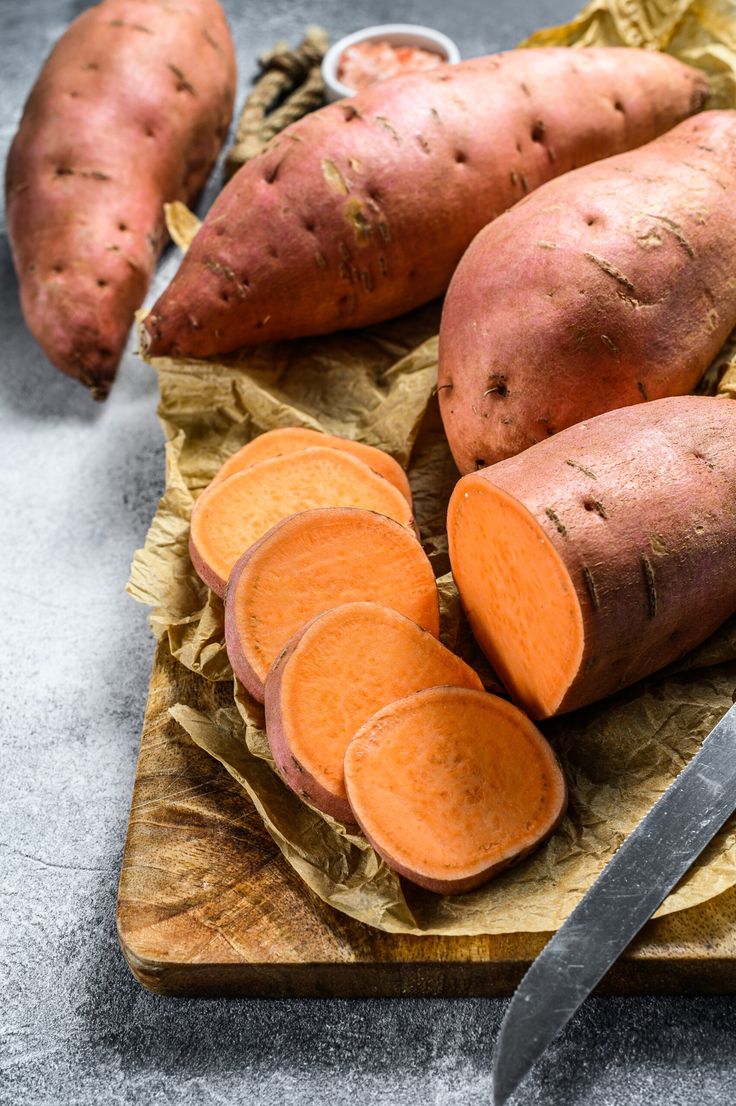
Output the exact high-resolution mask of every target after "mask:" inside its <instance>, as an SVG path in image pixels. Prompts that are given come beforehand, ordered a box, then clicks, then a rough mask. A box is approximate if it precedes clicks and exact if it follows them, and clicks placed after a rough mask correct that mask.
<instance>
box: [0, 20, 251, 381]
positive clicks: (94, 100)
mask: <svg viewBox="0 0 736 1106" xmlns="http://www.w3.org/2000/svg"><path fill="white" fill-rule="evenodd" d="M234 93H235V56H234V52H233V45H232V41H231V39H230V33H229V31H228V27H227V23H226V21H225V16H224V14H223V12H222V9H221V7H220V5H219V4H218V3H217V2H216V0H104V3H102V4H99V5H98V6H97V7H94V8H90V9H89V10H88V11H85V12H83V14H82V15H80V16H79V17H78V18H77V19H75V21H74V22H73V23H72V24H71V26H70V27H69V28H68V30H67V31H66V32H65V34H64V35H63V36H62V37H61V38H60V39H59V41H58V42H57V43H56V46H55V47H54V49H53V50H52V52H51V54H50V55H49V57H48V59H47V61H46V63H45V65H44V66H43V69H42V70H41V73H40V75H39V77H38V80H37V81H36V84H35V85H34V87H33V89H32V91H31V93H30V96H29V98H28V102H27V103H26V106H25V110H24V113H23V118H22V120H21V124H20V129H19V130H18V133H17V134H16V136H15V139H14V141H13V145H12V147H11V150H10V155H9V158H8V164H7V175H6V195H7V213H8V229H9V232H10V240H11V244H12V247H13V256H14V259H15V267H16V270H17V272H18V279H19V281H20V296H21V303H22V306H23V313H24V315H25V318H26V322H27V323H28V327H29V329H30V330H31V332H32V333H33V335H34V337H35V338H36V339H37V341H38V342H39V343H40V345H41V346H42V348H43V350H44V353H45V354H46V356H47V357H48V358H49V360H50V361H51V362H52V363H53V364H54V365H56V366H57V368H59V369H61V370H62V372H65V373H68V374H69V375H70V376H73V377H75V378H76V379H78V380H80V381H82V383H83V384H86V385H87V386H88V387H89V388H90V389H91V390H92V393H93V395H94V396H95V398H97V399H102V398H104V397H105V395H107V392H108V390H109V388H110V385H111V383H112V380H113V378H114V375H115V370H116V368H117V364H118V361H119V359H120V355H121V352H122V349H123V346H124V344H125V339H126V336H127V333H128V330H129V329H130V324H131V323H132V321H133V313H134V312H135V310H136V309H137V308H138V307H139V306H140V304H141V303H142V301H143V297H144V295H145V293H146V290H147V288H148V284H149V282H150V279H151V275H152V273H153V268H154V265H155V262H156V258H157V256H158V253H159V251H160V249H161V246H162V244H163V242H164V239H165V232H164V223H163V210H162V205H163V203H164V201H165V200H192V199H194V197H195V196H196V195H197V193H198V192H199V191H200V189H201V187H202V185H203V184H204V182H205V180H206V179H207V176H208V174H209V172H210V169H211V168H212V166H213V164H214V161H215V158H216V157H217V153H218V150H219V149H220V146H221V145H222V142H223V140H224V138H225V135H226V133H227V128H228V124H229V122H230V116H231V113H232V107H233V97H234Z"/></svg>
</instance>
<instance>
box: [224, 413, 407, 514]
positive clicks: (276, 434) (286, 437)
mask: <svg viewBox="0 0 736 1106" xmlns="http://www.w3.org/2000/svg"><path fill="white" fill-rule="evenodd" d="M310 446H328V447H329V448H330V449H342V450H344V451H345V452H346V453H352V454H353V456H354V457H357V458H358V459H359V460H360V461H363V462H364V463H365V464H366V465H368V468H371V469H373V471H374V472H377V473H378V474H379V476H383V477H384V479H386V480H388V482H389V483H390V484H393V485H394V487H395V488H398V489H399V491H400V492H401V494H402V495H403V496H404V498H405V499H406V501H407V503H409V504H410V505H411V488H410V487H409V480H408V477H407V475H406V473H405V472H404V470H403V469H402V467H401V465H400V464H399V462H398V461H395V460H394V459H393V457H392V456H391V455H390V454H389V453H385V452H384V451H383V450H382V449H376V448H375V446H372V445H365V444H364V443H363V442H356V441H353V440H352V438H340V437H339V436H337V435H335V434H323V433H321V431H319V430H310V429H309V427H306V426H283V427H279V428H278V429H277V430H267V431H266V432H265V434H259V435H258V437H257V438H253V440H252V441H250V442H248V443H247V444H246V445H244V446H243V448H242V449H239V450H238V451H237V453H233V455H232V457H228V459H227V461H226V462H225V464H224V465H223V466H222V468H221V469H220V470H219V472H218V473H217V475H216V476H215V478H214V480H213V481H212V483H213V484H214V483H215V481H217V480H224V479H225V478H226V477H227V476H232V475H233V473H235V472H241V471H242V470H243V469H245V468H248V467H249V466H250V465H254V464H255V463H256V461H266V460H267V459H268V458H269V457H280V456H281V455H282V454H284V453H294V452H296V450H298V449H309V447H310Z"/></svg>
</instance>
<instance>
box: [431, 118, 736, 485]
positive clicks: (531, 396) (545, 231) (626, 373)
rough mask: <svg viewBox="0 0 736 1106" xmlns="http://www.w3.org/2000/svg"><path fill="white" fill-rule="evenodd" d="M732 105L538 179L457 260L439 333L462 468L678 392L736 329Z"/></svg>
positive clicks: (447, 414) (446, 417)
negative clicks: (539, 184) (545, 180)
mask: <svg viewBox="0 0 736 1106" xmlns="http://www.w3.org/2000/svg"><path fill="white" fill-rule="evenodd" d="M735 188H736V111H707V112H704V113H703V114H702V115H698V116H697V117H696V118H694V119H688V120H686V121H685V122H684V123H680V125H679V126H678V127H675V129H674V130H672V131H670V132H669V133H668V134H665V135H663V136H662V137H661V138H658V139H656V140H655V141H654V142H651V143H650V144H649V145H648V146H644V147H642V148H641V149H639V150H634V151H632V152H630V153H626V154H621V155H619V156H618V157H614V158H610V159H608V160H606V161H601V162H599V163H598V164H596V165H588V166H586V167H585V168H583V169H578V170H577V171H576V172H574V173H569V174H568V175H567V176H566V177H565V178H563V179H561V180H556V181H551V182H550V183H549V184H546V185H545V186H544V187H543V188H540V189H539V191H538V192H536V193H535V194H534V195H533V196H530V197H529V199H528V200H525V201H523V202H522V203H520V204H517V206H516V207H514V208H512V210H511V211H509V212H507V213H506V214H505V215H504V216H503V217H502V218H500V219H497V220H496V221H495V222H493V223H491V224H490V225H489V226H488V227H486V228H485V230H483V231H482V232H481V233H480V234H479V235H478V236H477V238H476V239H475V240H474V242H473V243H472V245H471V246H470V248H469V250H468V252H467V253H466V254H465V256H464V257H463V259H462V261H461V262H460V264H459V266H458V268H457V271H456V273H455V275H454V277H453V279H452V282H451V284H450V289H449V291H448V293H447V298H446V300H445V306H444V311H443V316H442V327H441V332H440V371H439V382H438V386H439V396H440V405H441V410H442V418H443V421H444V425H445V430H446V432H447V438H448V441H449V443H450V447H451V449H452V452H453V455H454V457H455V460H456V462H457V465H458V467H459V469H460V471H461V472H470V471H472V470H473V469H476V468H483V467H485V466H486V465H490V464H493V463H494V462H496V461H498V460H500V459H502V458H504V457H509V456H511V455H512V454H515V453H518V452H519V451H520V450H523V449H526V448H527V447H528V446H530V445H533V444H534V443H535V442H538V441H541V440H542V439H544V438H546V437H548V436H549V435H550V434H554V433H556V432H557V431H558V430H562V429H563V428H564V427H566V426H570V425H572V424H573V423H576V422H580V421H581V420H583V419H587V418H590V417H591V416H592V415H597V414H600V413H601V412H603V411H608V410H612V409H614V408H617V407H623V406H626V405H628V404H633V403H641V402H643V401H644V400H647V399H658V398H661V397H663V396H668V395H681V394H683V393H685V392H690V391H692V390H693V388H694V387H695V386H696V385H697V383H698V381H699V380H700V378H701V376H702V375H703V372H704V370H705V369H706V368H707V366H708V365H709V363H710V362H711V361H712V359H713V357H714V356H715V355H716V354H717V352H718V350H719V349H720V347H721V346H722V345H723V342H724V341H725V339H726V337H727V335H728V334H729V332H730V331H731V330H732V328H733V327H734V326H735V325H736V210H734V206H733V199H732V197H733V191H734V189H735Z"/></svg>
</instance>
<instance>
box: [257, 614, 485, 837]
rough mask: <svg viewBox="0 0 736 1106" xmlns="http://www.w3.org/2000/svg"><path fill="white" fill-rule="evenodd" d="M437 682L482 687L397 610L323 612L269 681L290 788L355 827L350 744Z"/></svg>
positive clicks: (280, 758)
mask: <svg viewBox="0 0 736 1106" xmlns="http://www.w3.org/2000/svg"><path fill="white" fill-rule="evenodd" d="M438 684H445V685H448V686H452V687H471V688H475V689H476V690H478V691H482V690H483V685H482V683H481V681H480V678H479V676H477V675H476V673H475V672H474V671H473V669H472V668H470V667H469V666H468V665H467V664H466V663H465V661H462V660H460V658H459V657H456V656H455V654H454V653H451V652H450V650H449V649H446V648H445V646H444V645H441V644H440V642H439V641H437V639H436V638H435V637H433V636H432V634H430V633H429V632H428V631H427V630H423V629H422V628H421V627H420V626H418V625H417V624H416V622H412V621H411V619H409V618H406V616H405V615H403V614H399V613H398V611H395V610H391V609H390V608H389V607H384V606H381V605H380V604H379V603H366V602H358V603H344V604H342V606H339V607H333V608H332V609H331V610H328V611H325V612H323V613H322V614H320V615H317V617H316V618H313V619H312V620H311V622H309V623H307V625H306V626H304V627H303V628H302V629H301V630H300V631H299V632H298V633H297V634H295V635H294V637H293V638H292V639H291V641H290V642H289V643H288V645H287V646H286V648H285V649H283V650H282V651H281V653H280V654H279V656H278V657H277V659H276V661H275V662H274V664H273V665H272V666H271V668H270V670H269V673H268V676H267V677H266V696H265V703H266V730H267V732H268V741H269V744H270V746H271V752H272V753H273V758H274V760H275V762H276V767H277V768H278V770H279V772H280V774H281V776H282V778H283V780H284V782H285V783H287V784H288V786H289V787H290V788H291V789H292V791H296V792H297V794H299V795H301V796H302V798H304V799H306V800H307V801H308V802H310V803H311V804H312V805H313V806H316V807H317V809H318V810H323V811H324V812H325V813H326V814H331V815H332V817H333V818H338V819H339V820H340V821H343V822H352V821H353V814H352V811H351V809H350V804H349V803H348V800H347V795H346V793H345V780H344V775H343V760H344V758H345V750H346V749H347V747H348V744H349V742H350V740H351V739H352V737H353V736H354V735H355V733H356V732H357V731H358V730H359V729H360V727H361V726H362V725H363V723H364V722H366V721H367V720H368V719H369V718H370V717H371V715H372V714H375V713H376V711H377V710H380V708H381V707H384V706H386V705H387V704H388V703H393V702H394V701H395V700H396V699H401V698H403V697H404V696H405V695H410V694H411V693H412V692H414V691H420V690H421V689H422V688H425V687H436V686H437V685H438Z"/></svg>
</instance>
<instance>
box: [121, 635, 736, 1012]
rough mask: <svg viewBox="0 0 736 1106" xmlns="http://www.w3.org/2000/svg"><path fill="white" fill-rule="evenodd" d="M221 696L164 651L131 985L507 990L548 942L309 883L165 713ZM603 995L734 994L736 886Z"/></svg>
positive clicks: (145, 742)
mask: <svg viewBox="0 0 736 1106" xmlns="http://www.w3.org/2000/svg"><path fill="white" fill-rule="evenodd" d="M231 701H232V693H231V688H230V686H229V685H228V684H208V683H207V682H206V681H205V680H202V679H200V678H199V677H196V676H194V675H192V674H191V673H190V672H189V671H188V670H187V669H185V668H184V667H183V666H182V665H180V664H179V663H178V662H177V661H175V660H173V659H172V657H171V656H170V654H169V653H168V650H167V648H166V647H165V646H164V645H160V646H159V648H158V650H157V653H156V657H155V660H154V665H153V672H152V674H151V684H150V689H149V696H148V706H147V710H146V716H145V721H144V725H143V734H142V737H141V750H140V756H139V760H138V770H137V774H136V781H135V789H134V792H133V803H132V808H131V812H130V823H129V827H128V836H127V840H126V845H125V854H124V857H123V866H122V872H121V876H120V889H119V895H118V913H117V925H118V935H119V938H120V944H121V946H122V949H123V953H124V955H125V958H126V960H127V961H128V964H129V965H130V968H131V971H132V972H133V974H134V976H135V977H136V979H137V980H138V981H139V982H140V983H142V984H143V986H144V987H147V988H148V989H149V990H151V991H155V992H156V993H158V994H167V995H205V994H209V995H225V994H228V995H230V994H239V995H271V996H280V995H295V996H296V995H301V996H304V995H313V996H327V995H338V996H356V997H357V996H374V995H391V996H398V995H426V996H429V995H507V994H510V993H511V992H512V991H513V989H514V988H515V986H516V984H517V983H518V982H519V980H520V978H521V976H522V975H523V973H524V971H525V970H526V968H527V967H528V965H529V963H530V961H531V960H532V959H533V958H534V957H535V956H536V954H537V953H538V952H539V951H540V949H541V948H542V946H543V945H544V943H545V940H546V937H547V936H548V935H545V934H538V933H534V934H523V933H521V934H514V935H508V936H496V937H406V936H396V935H392V934H386V933H381V932H379V931H378V930H375V929H372V928H370V927H369V926H365V925H362V924H361V923H359V922H355V921H353V920H352V919H350V918H347V917H346V916H345V915H343V914H340V913H338V912H337V911H335V910H333V909H332V908H331V907H329V906H327V905H325V903H323V902H321V901H320V900H319V899H318V898H317V897H316V896H315V895H314V894H313V893H312V892H311V891H309V890H308V889H307V888H306V887H305V886H304V884H303V883H302V882H301V880H300V879H299V877H298V876H297V875H296V874H295V873H294V872H293V871H292V869H291V868H290V867H289V866H288V864H287V863H286V862H285V861H284V860H283V859H282V857H281V854H280V853H279V851H278V849H277V847H276V845H275V844H274V843H273V841H272V840H271V838H270V837H269V835H268V834H267V832H266V830H265V829H264V827H263V824H262V822H261V820H260V818H259V816H258V814H257V813H256V811H255V809H254V808H253V806H252V804H251V803H250V800H249V799H248V797H247V795H246V794H245V792H244V791H243V790H242V788H241V787H240V786H239V785H238V784H237V783H236V782H235V781H234V780H233V779H232V778H231V777H230V776H229V775H228V773H227V772H226V771H225V769H224V768H222V767H221V765H220V764H219V763H218V762H217V761H215V760H213V759H212V758H211V757H210V756H209V755H208V754H207V753H205V752H203V751H202V750H201V749H199V748H198V747H197V746H196V745H195V744H194V743H193V742H192V741H191V740H190V739H189V738H188V737H187V735H186V734H185V733H184V731H183V730H182V729H181V728H180V727H179V726H178V725H177V724H176V723H175V722H174V721H173V720H172V719H171V718H170V717H169V714H168V709H169V707H170V706H172V705H173V704H174V703H176V702H184V703H188V704H190V705H192V706H195V707H199V708H201V709H203V710H208V709H211V708H212V707H216V706H219V705H222V706H225V705H229V704H230V703H231ZM601 990H604V991H607V992H609V993H636V992H639V993H644V992H664V991H671V992H677V991H700V992H729V991H734V990H736V888H734V889H731V890H730V891H727V892H725V893H724V894H722V895H720V896H718V897H717V898H715V899H712V900H711V901H710V902H707V903H704V904H702V905H701V906H697V907H693V908H692V909H690V910H685V911H681V912H679V913H677V914H672V915H670V916H669V917H667V918H662V919H660V920H658V921H654V922H650V923H649V924H648V926H647V927H646V928H645V930H644V931H643V933H642V935H641V936H640V937H639V938H638V939H637V941H636V942H635V943H634V944H633V945H632V946H631V948H630V949H629V950H628V952H627V953H626V954H625V955H624V956H623V957H622V958H621V959H620V960H619V962H618V963H617V964H616V965H615V966H614V968H613V969H612V970H611V971H610V972H609V974H608V975H607V976H606V978H605V980H604V981H603V985H602V987H601Z"/></svg>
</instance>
